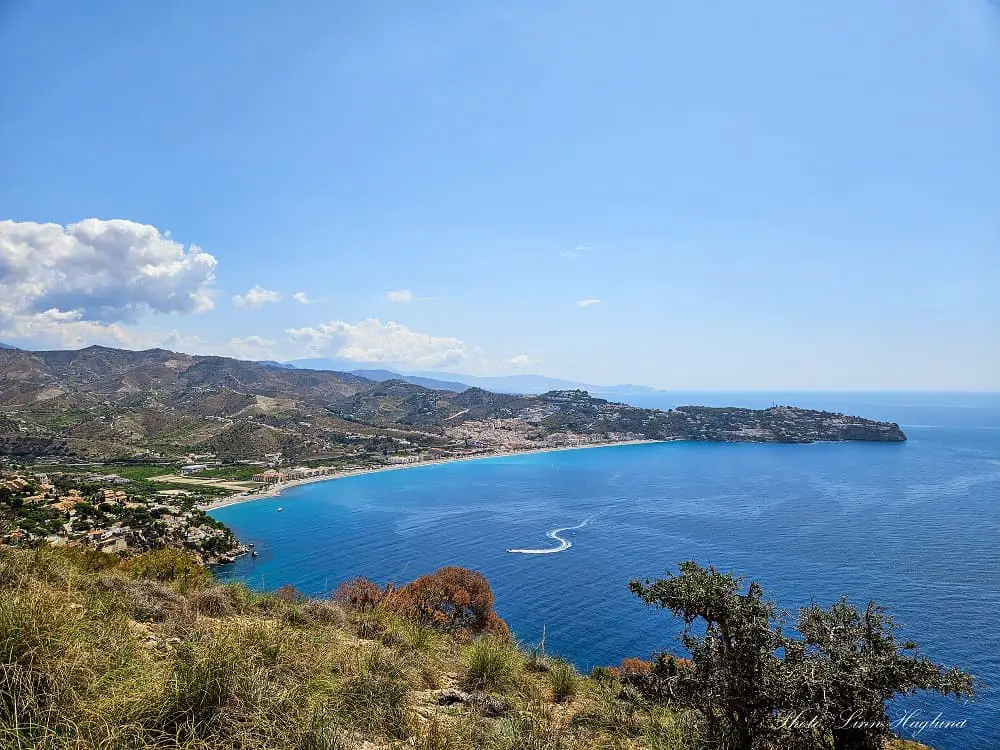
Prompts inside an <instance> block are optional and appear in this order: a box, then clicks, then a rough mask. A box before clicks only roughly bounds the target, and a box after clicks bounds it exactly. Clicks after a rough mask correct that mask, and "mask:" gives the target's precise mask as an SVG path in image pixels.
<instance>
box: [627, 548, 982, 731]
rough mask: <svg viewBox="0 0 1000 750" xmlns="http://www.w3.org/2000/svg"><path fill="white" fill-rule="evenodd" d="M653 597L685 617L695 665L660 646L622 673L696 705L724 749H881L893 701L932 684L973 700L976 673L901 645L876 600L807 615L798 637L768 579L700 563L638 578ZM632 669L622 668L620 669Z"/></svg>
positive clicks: (638, 590) (651, 691)
mask: <svg viewBox="0 0 1000 750" xmlns="http://www.w3.org/2000/svg"><path fill="white" fill-rule="evenodd" d="M630 588H631V590H632V591H633V592H634V593H635V594H636V595H638V596H639V597H640V598H641V599H642V600H643V601H645V602H646V603H647V604H653V605H656V606H658V607H662V608H664V609H668V610H670V611H671V612H672V613H673V614H674V615H675V616H677V617H680V618H682V619H683V621H684V630H683V631H682V634H681V642H682V643H683V645H684V647H685V648H686V649H687V650H688V651H689V652H690V653H691V655H692V656H691V661H690V662H688V661H681V660H676V659H674V658H673V657H671V656H669V655H667V654H661V655H660V656H659V657H658V658H657V662H656V664H655V665H650V668H649V669H631V670H629V672H630V674H629V677H628V678H627V679H626V676H625V674H624V673H623V674H622V677H623V679H626V681H627V682H628V683H629V684H630V685H631V686H633V687H634V688H636V689H637V690H639V691H640V692H642V693H643V694H645V695H648V696H653V697H656V698H657V699H661V700H662V699H663V698H664V696H670V698H671V699H672V700H673V702H674V703H675V704H676V705H679V706H686V707H688V708H690V709H691V710H692V711H693V712H694V713H695V714H696V715H697V717H698V723H699V725H700V728H701V731H702V733H703V735H704V737H705V738H706V741H707V742H708V743H710V744H712V745H713V746H716V747H727V748H734V750H753V749H754V748H760V747H772V746H779V747H782V748H800V747H801V748H813V747H822V748H826V747H831V748H834V750H878V749H879V748H882V747H884V746H885V743H886V742H887V741H888V740H889V739H890V737H891V736H892V734H891V731H890V726H891V722H890V718H889V715H888V710H887V702H888V701H889V700H891V699H892V698H893V697H895V696H897V695H909V694H911V693H914V692H916V691H919V690H931V691H935V692H939V693H941V694H943V695H948V694H951V695H954V696H955V697H956V698H961V697H970V698H971V697H972V696H973V687H972V677H971V676H970V675H968V674H966V673H964V672H961V671H959V670H958V669H955V668H951V669H948V668H945V667H942V666H940V665H937V664H933V663H931V662H930V661H928V660H927V659H926V658H925V657H923V656H922V655H920V654H919V653H918V652H917V647H916V644H914V643H911V642H899V641H897V639H896V633H895V630H896V626H895V624H894V623H893V621H892V619H891V618H890V617H888V615H886V613H885V611H884V610H883V609H882V608H881V607H880V606H878V605H877V604H876V603H875V602H869V603H868V605H867V607H866V608H865V609H864V610H863V612H859V611H858V609H857V608H856V607H855V606H854V605H852V604H850V603H849V602H847V601H846V600H845V599H841V600H840V601H839V602H837V603H836V604H834V605H833V606H832V607H830V608H829V609H823V608H822V607H820V606H818V605H816V604H813V605H812V606H810V607H806V608H804V609H802V610H801V611H800V612H799V617H798V623H797V629H798V632H799V633H800V637H796V636H792V635H789V634H788V633H785V632H783V630H782V627H781V625H782V622H783V621H784V619H785V615H784V613H783V612H781V611H780V610H779V609H778V608H777V606H776V605H775V604H774V603H773V602H771V601H769V600H767V599H766V598H765V597H764V592H763V589H762V588H761V587H760V584H758V583H756V582H751V583H750V584H749V586H748V587H747V590H746V592H745V593H744V592H743V590H742V589H743V581H742V579H740V578H736V577H734V576H733V575H732V574H730V573H721V572H719V571H718V570H716V569H715V568H714V567H708V568H703V567H701V566H700V565H698V564H697V563H695V562H685V563H681V565H680V572H679V573H677V574H673V573H668V575H667V577H666V578H665V579H661V580H656V581H646V582H645V583H642V582H640V581H632V582H631V584H630ZM623 672H624V670H623Z"/></svg>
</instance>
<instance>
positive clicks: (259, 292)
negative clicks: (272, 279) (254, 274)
mask: <svg viewBox="0 0 1000 750" xmlns="http://www.w3.org/2000/svg"><path fill="white" fill-rule="evenodd" d="M279 301H281V293H280V292H273V291H271V290H270V289H265V288H264V287H262V286H260V285H257V286H254V287H253V288H251V289H249V290H248V291H247V293H246V294H234V295H233V304H234V305H236V306H237V307H243V308H246V309H247V310H259V309H260V308H262V307H263V306H264V305H266V304H268V303H271V302H279Z"/></svg>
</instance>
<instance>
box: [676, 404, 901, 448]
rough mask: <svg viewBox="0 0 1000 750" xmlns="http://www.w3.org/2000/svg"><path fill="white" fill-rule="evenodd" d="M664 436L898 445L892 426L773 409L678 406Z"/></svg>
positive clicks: (831, 414) (785, 408) (821, 413)
mask: <svg viewBox="0 0 1000 750" xmlns="http://www.w3.org/2000/svg"><path fill="white" fill-rule="evenodd" d="M665 422H666V424H665V425H664V427H665V433H666V434H665V437H672V438H675V439H677V438H680V439H685V440H706V441H715V442H740V443H746V442H755V443H814V442H818V441H844V440H862V441H870V442H882V443H900V442H903V441H905V440H906V435H905V434H904V433H903V431H902V430H901V429H900V428H899V425H898V424H896V423H895V422H878V421H875V420H873V419H864V418H862V417H851V416H848V415H846V414H839V413H836V412H828V411H815V410H813V409H801V408H799V407H796V406H773V407H771V408H769V409H741V408H736V407H710V406H678V407H676V408H674V409H671V410H670V411H668V412H666V419H665Z"/></svg>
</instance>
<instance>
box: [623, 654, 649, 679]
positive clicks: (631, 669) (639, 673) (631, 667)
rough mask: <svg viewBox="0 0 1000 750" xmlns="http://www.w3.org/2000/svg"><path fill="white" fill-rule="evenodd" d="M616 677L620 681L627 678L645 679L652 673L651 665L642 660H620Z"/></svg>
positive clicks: (631, 658)
mask: <svg viewBox="0 0 1000 750" xmlns="http://www.w3.org/2000/svg"><path fill="white" fill-rule="evenodd" d="M617 671H618V676H619V677H621V678H622V679H626V678H628V677H645V676H646V675H648V674H649V673H650V672H652V671H653V665H652V664H651V663H650V662H648V661H645V660H643V659H637V658H635V657H634V656H628V657H626V658H624V659H622V663H621V666H620V667H618V669H617Z"/></svg>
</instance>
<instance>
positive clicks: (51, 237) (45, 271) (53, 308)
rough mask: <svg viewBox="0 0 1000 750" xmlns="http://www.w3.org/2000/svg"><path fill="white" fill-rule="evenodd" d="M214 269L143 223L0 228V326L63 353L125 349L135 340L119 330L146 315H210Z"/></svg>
mask: <svg viewBox="0 0 1000 750" xmlns="http://www.w3.org/2000/svg"><path fill="white" fill-rule="evenodd" d="M215 267H216V260H215V258H214V257H212V256H211V255H209V254H208V253H206V252H204V251H202V250H201V249H200V248H199V247H197V246H196V245H191V246H190V247H188V248H187V249H185V248H184V245H182V244H180V243H179V242H175V241H174V240H172V239H170V238H169V237H167V236H166V235H165V234H162V233H161V232H160V231H159V230H158V229H157V228H156V227H152V226H149V225H148V224H138V223H136V222H133V221H126V220H124V219H115V220H108V221H104V220H101V219H85V220H84V221H80V222H77V223H75V224H69V225H67V226H62V225H60V224H38V223H36V222H31V221H25V222H16V221H10V220H7V221H0V327H2V328H3V329H4V334H5V335H6V336H9V337H12V338H25V339H27V338H36V339H38V340H39V341H45V342H51V343H58V344H61V345H67V346H72V345H75V344H76V343H83V342H87V343H90V342H92V341H94V340H100V341H102V342H107V343H117V344H120V345H130V344H132V343H133V342H135V341H137V340H138V338H140V335H139V334H136V333H134V332H131V331H129V329H128V328H127V327H126V325H127V324H131V323H135V322H137V321H138V320H139V319H140V318H142V317H144V316H145V315H148V314H150V313H182V314H183V313H199V312H204V311H207V310H211V309H212V306H213V304H212V295H211V286H212V282H213V281H214V278H215ZM123 324H126V325H123Z"/></svg>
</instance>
